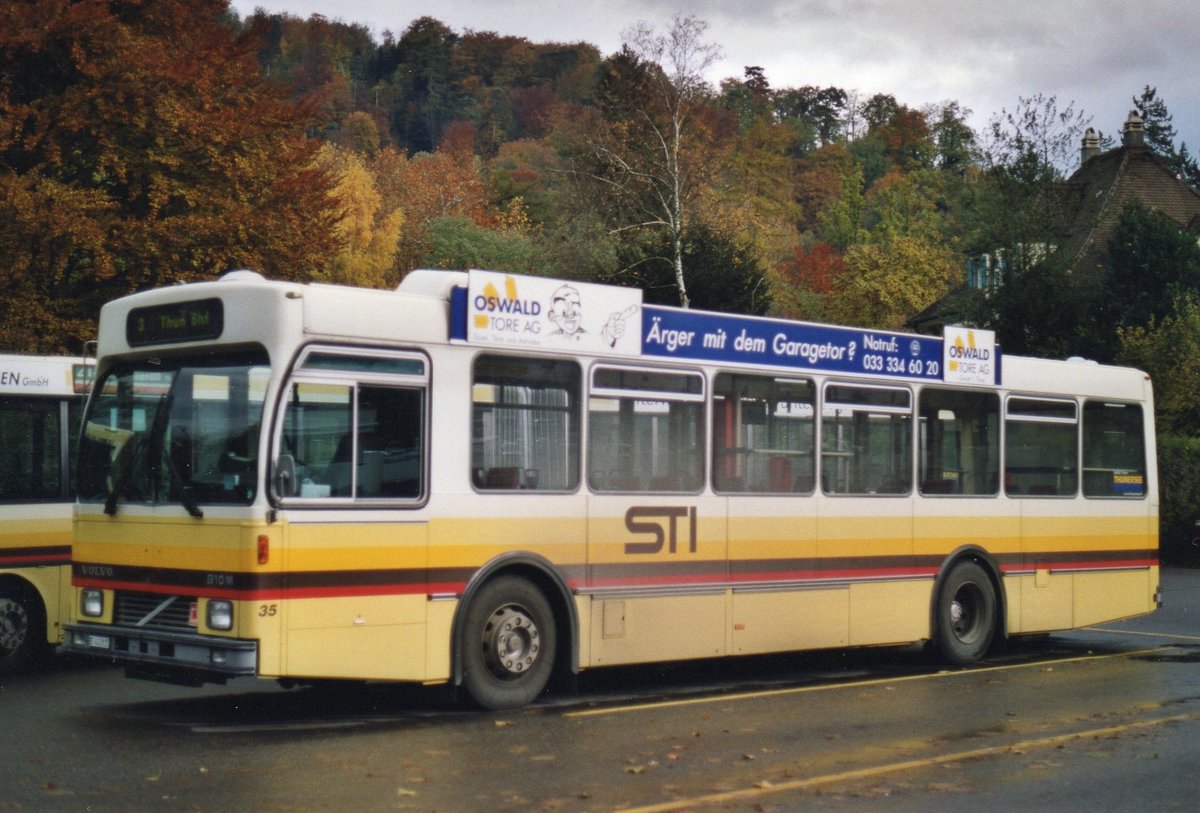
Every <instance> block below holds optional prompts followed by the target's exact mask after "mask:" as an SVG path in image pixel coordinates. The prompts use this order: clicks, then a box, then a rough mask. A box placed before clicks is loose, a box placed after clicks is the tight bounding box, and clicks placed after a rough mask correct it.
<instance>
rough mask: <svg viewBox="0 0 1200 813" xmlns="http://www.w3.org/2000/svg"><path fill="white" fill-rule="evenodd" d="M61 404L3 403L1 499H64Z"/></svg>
mask: <svg viewBox="0 0 1200 813" xmlns="http://www.w3.org/2000/svg"><path fill="white" fill-rule="evenodd" d="M59 403H60V402H59V401H57V400H49V399H46V398H25V399H21V400H18V399H15V398H14V399H8V398H5V399H3V400H0V443H2V444H3V448H4V454H3V455H0V500H5V501H12V500H25V501H30V502H36V501H43V500H62V499H64V493H63V471H62V453H61V443H62V437H61V433H62V430H61V423H62V421H61V415H62V413H61V407H60V406H59Z"/></svg>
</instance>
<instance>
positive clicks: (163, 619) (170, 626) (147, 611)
mask: <svg viewBox="0 0 1200 813" xmlns="http://www.w3.org/2000/svg"><path fill="white" fill-rule="evenodd" d="M195 601H196V599H195V598H192V597H189V596H164V595H160V594H157V593H130V592H125V591H120V592H118V593H117V596H116V606H115V608H114V613H113V621H114V622H115V623H117V624H120V625H122V626H129V627H144V628H146V629H162V630H184V631H189V630H195V628H196V625H195V623H194V622H191V623H189V622H190V621H191V613H192V610H191V607H192V604H193V603H194V602H195Z"/></svg>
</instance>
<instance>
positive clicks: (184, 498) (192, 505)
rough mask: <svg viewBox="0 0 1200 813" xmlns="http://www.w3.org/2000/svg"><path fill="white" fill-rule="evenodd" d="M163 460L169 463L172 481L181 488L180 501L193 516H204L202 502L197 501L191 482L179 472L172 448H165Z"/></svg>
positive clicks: (169, 473) (168, 468) (168, 470)
mask: <svg viewBox="0 0 1200 813" xmlns="http://www.w3.org/2000/svg"><path fill="white" fill-rule="evenodd" d="M163 452H164V453H163V460H164V461H165V462H166V465H167V475H168V476H169V477H170V478H171V482H172V483H174V484H175V487H176V488H177V489H179V502H181V503H183V507H184V508H185V509H187V512H188V513H189V514H191V515H192V516H193V517H196V518H197V519H199V518H200V517H202V516H204V512H203V511H201V510H200V504H199V503H198V502H196V492H195V491H194V490H193V489H192V485H191V483H188V482H186V481H185V480H184V479H183V475H182V474H180V473H179V469H177V468H175V459H174V458H173V457H171V450H170V449H164V450H163Z"/></svg>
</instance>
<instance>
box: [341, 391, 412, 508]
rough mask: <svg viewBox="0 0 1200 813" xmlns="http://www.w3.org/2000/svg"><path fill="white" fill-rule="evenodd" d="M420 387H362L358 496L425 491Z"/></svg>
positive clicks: (385, 495) (405, 496)
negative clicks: (422, 476) (422, 480)
mask: <svg viewBox="0 0 1200 813" xmlns="http://www.w3.org/2000/svg"><path fill="white" fill-rule="evenodd" d="M421 401H422V391H421V390H415V389H402V388H398V387H374V386H365V385H364V386H360V387H359V388H358V408H357V411H358V457H357V459H356V461H355V466H356V467H357V479H356V482H357V491H356V493H355V496H356V497H399V498H405V499H413V498H416V497H419V496H421V460H422V454H421V438H422V433H421V415H422V413H423V406H422V403H421Z"/></svg>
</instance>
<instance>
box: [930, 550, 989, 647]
mask: <svg viewBox="0 0 1200 813" xmlns="http://www.w3.org/2000/svg"><path fill="white" fill-rule="evenodd" d="M934 625H935V629H934V633H933V634H934V643H935V645H936V646H937V650H938V654H940V655H941V657H942V659H943V660H945V661H947V662H949V663H951V664H954V665H956V666H966V665H968V664H972V663H976V662H977V661H978V660H979V659H980V658H982V657H983V656H984V655H985V654H986V653H987V651H988V648H989V647H991V645H992V637H993V636H994V635H995V632H996V588H995V587H994V586H993V585H992V580H991V579H990V578H989V577H988V574H987V572H986V571H984V569H983V568H982V567H980V566H979V565H978V564H976V563H975V562H970V561H965V562H959V563H958V564H956V565H954V567H953V568H951V570H950V572H949V573H947V574H946V578H945V579H944V580H943V581H942V586H941V588H940V589H939V590H938V596H937V605H936V607H935V608H934Z"/></svg>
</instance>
